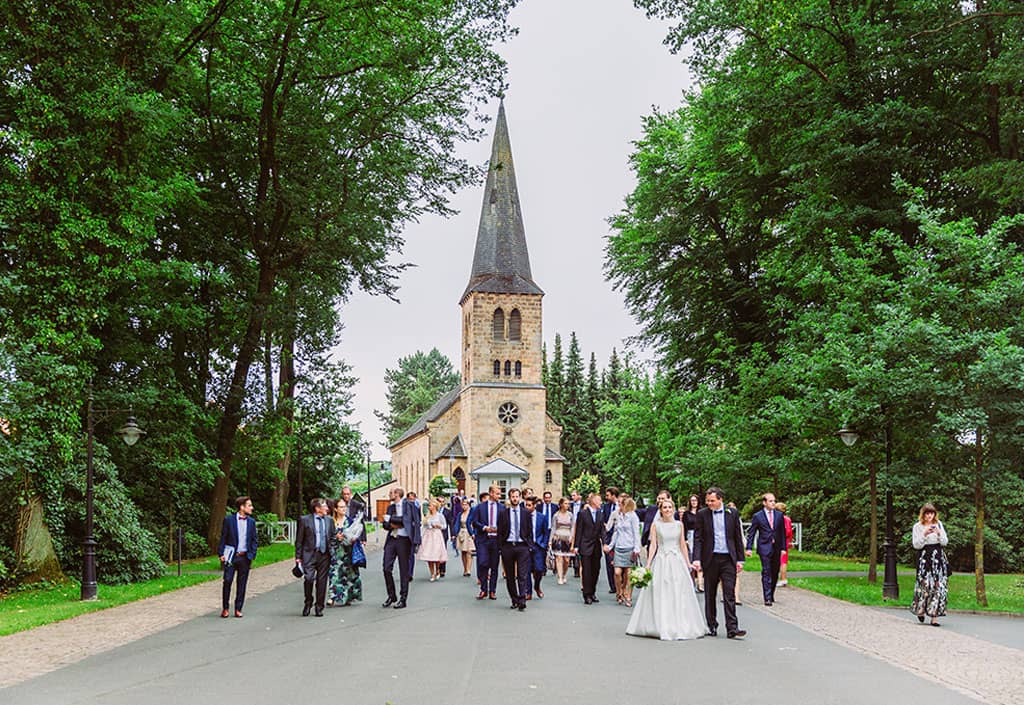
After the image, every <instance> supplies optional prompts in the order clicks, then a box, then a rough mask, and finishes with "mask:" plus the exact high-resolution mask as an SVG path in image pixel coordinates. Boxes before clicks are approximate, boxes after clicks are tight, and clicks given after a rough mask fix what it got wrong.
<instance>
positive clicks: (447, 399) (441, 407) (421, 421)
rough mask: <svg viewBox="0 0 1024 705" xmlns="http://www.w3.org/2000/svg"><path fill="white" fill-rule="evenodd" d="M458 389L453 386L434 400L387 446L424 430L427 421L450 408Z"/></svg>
mask: <svg viewBox="0 0 1024 705" xmlns="http://www.w3.org/2000/svg"><path fill="white" fill-rule="evenodd" d="M459 391H460V389H459V387H455V389H453V390H451V391H450V392H448V393H447V394H445V395H444V396H442V397H441V398H440V399H438V400H437V401H436V402H434V405H433V406H432V407H430V408H429V409H427V410H426V411H424V412H423V415H422V416H420V417H419V418H418V419H416V422H415V423H413V425H412V426H410V427H409V428H407V429H406V430H405V433H403V434H402V435H401V436H399V437H398V439H397V440H396V441H395V442H394V443H392V444H391V445H390V446H388V447H389V448H394V447H395V446H397V445H398V444H399V443H402V442H403V441H406V440H408V439H410V438H412V437H413V436H415V435H416V434H417V433H422V432H423V431H426V430H427V424H428V423H429V422H431V421H437V420H438V419H439V418H440V417H441V414H443V413H444V412H446V411H448V409H450V408H451V406H452V404H454V403H455V400H456V399H458V398H459Z"/></svg>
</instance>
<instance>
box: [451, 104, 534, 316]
mask: <svg viewBox="0 0 1024 705" xmlns="http://www.w3.org/2000/svg"><path fill="white" fill-rule="evenodd" d="M483 200H484V202H483V208H482V209H481V212H480V226H479V228H478V229H477V234H476V252H475V253H474V255H473V271H472V273H471V274H470V276H469V285H468V286H467V287H466V291H465V292H464V293H463V294H462V299H463V300H465V298H466V296H468V295H469V294H470V292H473V291H484V292H490V293H497V294H543V293H544V292H543V291H542V290H541V288H540V287H539V286H537V284H536V283H535V282H534V281H533V275H532V274H531V273H530V255H529V252H527V249H526V229H525V227H524V226H523V211H522V208H521V207H520V205H519V189H518V187H517V186H516V170H515V166H514V165H513V163H512V143H511V141H510V140H509V136H508V122H507V121H506V120H505V101H504V99H502V101H501V103H500V105H499V106H498V119H497V120H496V121H495V126H494V143H493V145H492V146H491V161H490V163H489V164H488V168H487V186H486V187H485V189H484V199H483Z"/></svg>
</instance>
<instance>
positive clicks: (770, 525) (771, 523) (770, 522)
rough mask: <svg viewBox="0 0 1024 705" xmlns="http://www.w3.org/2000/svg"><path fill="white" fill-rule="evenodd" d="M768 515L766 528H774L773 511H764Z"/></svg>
mask: <svg viewBox="0 0 1024 705" xmlns="http://www.w3.org/2000/svg"><path fill="white" fill-rule="evenodd" d="M765 514H767V515H768V528H770V529H774V528H775V512H765Z"/></svg>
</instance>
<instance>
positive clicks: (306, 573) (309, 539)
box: [295, 514, 334, 614]
mask: <svg viewBox="0 0 1024 705" xmlns="http://www.w3.org/2000/svg"><path fill="white" fill-rule="evenodd" d="M318 519H320V520H322V524H321V531H322V535H321V537H320V538H321V542H320V544H319V545H317V527H316V520H318ZM333 531H334V522H333V520H332V519H331V518H330V517H329V516H323V517H317V516H316V515H315V514H307V515H305V516H303V517H300V518H299V525H298V528H297V530H296V532H295V558H296V559H298V560H300V561H302V572H303V576H302V577H303V578H304V580H303V583H302V589H303V591H304V595H305V602H304V604H303V607H304V609H309V607H310V606H311V605H312V604H313V586H314V583H315V584H316V611H317V614H319V613H321V612H323V611H324V603H325V602H326V600H327V576H328V575H330V572H331V552H330V549H329V548H328V547H329V546H330V534H331V532H333Z"/></svg>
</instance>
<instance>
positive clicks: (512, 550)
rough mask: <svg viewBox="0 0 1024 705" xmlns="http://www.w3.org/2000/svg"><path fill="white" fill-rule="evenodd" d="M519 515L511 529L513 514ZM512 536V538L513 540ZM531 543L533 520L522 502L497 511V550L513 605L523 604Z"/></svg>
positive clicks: (524, 601)
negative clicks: (516, 524)
mask: <svg viewBox="0 0 1024 705" xmlns="http://www.w3.org/2000/svg"><path fill="white" fill-rule="evenodd" d="M513 515H518V517H517V518H518V526H517V531H516V532H514V533H513V531H512V526H513V524H512V517H513ZM513 538H515V541H513ZM532 543H533V522H532V521H531V520H530V512H528V511H526V507H525V506H523V504H522V503H519V504H517V505H516V506H514V507H503V508H502V510H501V511H500V512H499V513H498V551H499V552H500V553H501V564H502V567H504V569H505V586H506V587H507V588H508V596H509V598H510V599H511V600H512V604H513V605H522V606H523V607H525V606H526V600H525V597H526V591H527V589H528V588H529V584H530V546H531V544H532Z"/></svg>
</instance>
